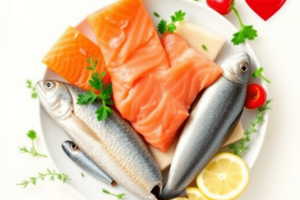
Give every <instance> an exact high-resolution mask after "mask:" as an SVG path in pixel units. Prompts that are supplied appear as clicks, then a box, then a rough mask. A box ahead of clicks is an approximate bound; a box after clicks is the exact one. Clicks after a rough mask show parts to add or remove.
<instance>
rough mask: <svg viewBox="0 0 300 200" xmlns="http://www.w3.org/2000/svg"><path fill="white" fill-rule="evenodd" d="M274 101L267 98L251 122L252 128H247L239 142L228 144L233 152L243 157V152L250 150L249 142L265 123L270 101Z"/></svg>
mask: <svg viewBox="0 0 300 200" xmlns="http://www.w3.org/2000/svg"><path fill="white" fill-rule="evenodd" d="M271 102H272V99H269V100H267V102H266V104H265V105H263V106H261V107H259V108H258V111H259V113H258V114H257V115H256V117H255V119H254V120H253V121H251V123H250V128H248V129H247V130H245V132H244V137H243V138H242V139H241V140H240V141H239V142H237V143H234V144H230V145H229V146H228V148H229V149H230V150H231V151H232V153H234V154H235V155H237V156H239V157H242V156H243V153H244V152H245V151H248V150H249V149H250V147H249V145H248V143H249V142H250V140H251V136H252V135H253V134H254V133H257V132H258V130H257V129H258V127H259V126H260V125H261V124H262V123H264V121H265V120H264V114H265V112H267V111H268V110H271V107H270V103H271Z"/></svg>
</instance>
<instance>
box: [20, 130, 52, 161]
mask: <svg viewBox="0 0 300 200" xmlns="http://www.w3.org/2000/svg"><path fill="white" fill-rule="evenodd" d="M27 137H28V138H29V139H31V144H32V147H31V149H30V150H28V149H27V148H26V147H25V146H24V147H20V148H19V149H20V151H21V152H22V153H29V154H31V155H33V156H37V157H43V158H47V156H46V155H43V154H40V153H38V152H37V151H36V149H35V146H34V140H35V139H36V132H35V131H34V130H30V131H28V133H27Z"/></svg>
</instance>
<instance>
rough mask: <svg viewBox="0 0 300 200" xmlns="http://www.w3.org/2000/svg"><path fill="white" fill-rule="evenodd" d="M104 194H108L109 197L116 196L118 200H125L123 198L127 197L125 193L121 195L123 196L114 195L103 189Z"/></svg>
mask: <svg viewBox="0 0 300 200" xmlns="http://www.w3.org/2000/svg"><path fill="white" fill-rule="evenodd" d="M102 192H103V193H104V194H108V195H112V196H115V197H117V198H118V200H121V199H123V198H124V196H125V195H126V194H125V193H121V194H113V193H111V192H109V191H108V190H106V189H102Z"/></svg>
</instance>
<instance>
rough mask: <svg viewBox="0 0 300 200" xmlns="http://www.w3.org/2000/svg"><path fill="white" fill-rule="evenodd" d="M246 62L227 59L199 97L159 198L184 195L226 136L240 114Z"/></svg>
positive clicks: (247, 71) (246, 59)
mask: <svg viewBox="0 0 300 200" xmlns="http://www.w3.org/2000/svg"><path fill="white" fill-rule="evenodd" d="M250 62H251V61H250V57H249V56H248V54H247V53H245V52H239V53H237V54H235V55H233V56H231V57H229V58H227V59H226V60H225V61H224V63H223V64H222V66H221V67H222V68H223V74H222V76H221V77H220V78H219V79H218V80H217V81H216V82H215V83H214V84H213V85H212V86H210V87H209V88H207V89H206V90H205V92H204V93H203V94H202V96H201V98H200V100H199V102H198V103H197V104H196V106H195V107H194V109H193V110H192V112H191V115H190V117H189V119H188V120H187V122H186V124H185V126H184V128H183V130H182V133H181V136H180V138H179V141H178V144H177V147H176V150H175V153H174V157H173V160H172V163H171V167H170V171H169V176H168V179H167V183H166V185H165V187H164V189H163V192H162V195H161V198H162V199H170V198H174V197H177V196H186V194H184V193H185V192H184V189H185V188H186V187H187V186H188V185H189V184H190V183H191V182H192V181H193V180H194V178H195V177H196V176H197V175H198V174H199V173H200V172H201V171H202V170H203V169H204V167H205V166H206V165H207V163H208V162H209V161H210V160H211V158H212V157H213V156H214V155H215V154H216V153H217V151H218V150H219V149H220V147H221V146H222V144H223V142H224V141H225V139H226V138H227V137H228V133H229V132H230V129H231V128H232V127H233V126H234V125H235V122H236V121H238V119H239V118H240V116H241V114H242V112H243V108H244V101H245V97H246V88H247V84H248V82H249V79H250V69H251V63H250Z"/></svg>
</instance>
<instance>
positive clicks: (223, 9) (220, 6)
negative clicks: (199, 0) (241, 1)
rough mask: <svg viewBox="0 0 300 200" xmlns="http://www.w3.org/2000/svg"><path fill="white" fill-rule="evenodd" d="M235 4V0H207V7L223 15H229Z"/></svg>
mask: <svg viewBox="0 0 300 200" xmlns="http://www.w3.org/2000/svg"><path fill="white" fill-rule="evenodd" d="M233 2H234V0H206V3H207V5H208V6H209V7H211V8H212V9H214V10H215V11H217V12H218V13H220V14H221V15H227V14H228V13H229V12H230V11H231V4H232V3H233Z"/></svg>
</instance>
